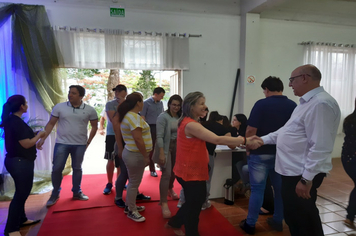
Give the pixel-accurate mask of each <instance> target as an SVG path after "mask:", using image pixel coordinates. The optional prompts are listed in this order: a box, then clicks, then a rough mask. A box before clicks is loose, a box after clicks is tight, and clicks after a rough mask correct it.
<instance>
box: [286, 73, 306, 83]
mask: <svg viewBox="0 0 356 236" xmlns="http://www.w3.org/2000/svg"><path fill="white" fill-rule="evenodd" d="M304 75H307V76H310V75H309V74H300V75H297V76H293V77H290V78H289V83H293V80H294V79H295V78H298V77H300V76H304Z"/></svg>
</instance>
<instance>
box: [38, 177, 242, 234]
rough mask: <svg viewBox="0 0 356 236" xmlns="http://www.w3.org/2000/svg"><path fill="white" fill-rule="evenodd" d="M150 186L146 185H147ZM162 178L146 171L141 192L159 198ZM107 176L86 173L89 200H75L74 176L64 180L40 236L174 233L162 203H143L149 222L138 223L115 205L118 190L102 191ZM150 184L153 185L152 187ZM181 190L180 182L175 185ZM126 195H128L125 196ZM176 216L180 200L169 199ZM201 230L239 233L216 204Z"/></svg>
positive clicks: (84, 186)
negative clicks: (163, 213)
mask: <svg viewBox="0 0 356 236" xmlns="http://www.w3.org/2000/svg"><path fill="white" fill-rule="evenodd" d="M145 182H146V185H147V187H144V186H143V185H145ZM158 182H159V178H153V177H149V176H148V175H147V173H146V174H145V177H144V180H143V183H142V184H141V185H142V187H140V191H142V192H144V193H145V194H147V195H150V196H152V197H153V198H154V199H157V200H158ZM105 184H106V180H105V175H85V176H83V181H82V189H83V192H84V193H85V194H87V195H88V196H89V197H90V199H89V201H72V200H71V196H72V193H71V191H70V189H71V176H66V177H65V178H64V179H63V184H62V191H61V198H60V200H59V201H58V202H57V204H56V205H54V206H52V207H51V208H49V210H48V213H47V215H46V218H45V219H44V221H43V223H42V226H41V229H40V231H39V233H38V236H63V235H66V236H84V235H85V236H91V235H92V236H94V235H95V236H98V235H108V236H110V235H118V236H126V235H127V236H142V235H145V236H151V235H152V236H173V235H175V234H174V232H173V231H172V230H171V229H166V228H164V224H165V223H166V222H167V220H166V219H163V218H162V212H161V207H160V206H159V205H158V202H152V201H151V202H141V203H138V205H144V206H145V207H146V210H145V211H143V212H141V213H142V215H143V216H145V217H146V221H145V222H142V223H137V222H134V221H132V220H130V219H129V218H127V216H126V214H124V212H123V209H122V208H119V207H117V206H115V205H114V203H113V202H114V195H115V192H114V191H113V193H111V194H110V195H108V196H105V195H103V194H102V190H103V187H105ZM149 186H150V187H149ZM175 188H178V190H176V192H177V193H179V188H180V185H179V184H178V183H177V184H175ZM124 198H125V197H124ZM168 205H169V207H170V210H171V211H172V214H173V215H174V214H175V213H176V211H177V210H178V208H177V207H176V206H177V201H168ZM199 232H200V235H201V236H219V235H229V236H230V235H231V236H235V235H236V236H240V235H242V234H241V233H239V232H238V231H237V230H236V229H235V228H234V227H233V226H232V225H231V224H230V223H229V222H228V221H227V220H226V219H225V217H223V216H222V215H221V214H220V213H219V212H218V211H217V210H216V209H215V208H214V207H213V206H212V207H211V208H209V209H207V210H205V211H202V212H201V214H200V222H199Z"/></svg>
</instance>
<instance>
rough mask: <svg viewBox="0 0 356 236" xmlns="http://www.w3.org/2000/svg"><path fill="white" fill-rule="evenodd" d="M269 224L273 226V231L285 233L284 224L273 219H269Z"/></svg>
mask: <svg viewBox="0 0 356 236" xmlns="http://www.w3.org/2000/svg"><path fill="white" fill-rule="evenodd" d="M267 224H268V225H269V226H271V228H272V229H274V230H276V231H278V232H282V231H283V223H277V222H276V221H274V219H273V217H269V218H267Z"/></svg>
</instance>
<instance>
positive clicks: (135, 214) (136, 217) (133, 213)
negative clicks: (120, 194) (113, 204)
mask: <svg viewBox="0 0 356 236" xmlns="http://www.w3.org/2000/svg"><path fill="white" fill-rule="evenodd" d="M127 217H128V218H130V219H131V220H133V221H136V222H144V221H145V220H146V218H145V217H144V216H142V215H141V214H140V213H138V211H129V213H128V214H127Z"/></svg>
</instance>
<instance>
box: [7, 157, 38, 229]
mask: <svg viewBox="0 0 356 236" xmlns="http://www.w3.org/2000/svg"><path fill="white" fill-rule="evenodd" d="M5 167H6V169H7V171H8V172H9V173H10V175H11V177H12V178H13V179H14V182H15V194H14V198H13V199H12V201H11V203H10V206H9V213H8V217H7V222H6V226H5V233H11V232H14V231H19V230H20V225H21V224H22V223H24V222H26V221H27V217H26V214H25V202H26V200H27V198H28V195H30V192H31V189H32V184H33V168H34V161H32V160H28V159H25V158H22V157H13V158H5Z"/></svg>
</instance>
